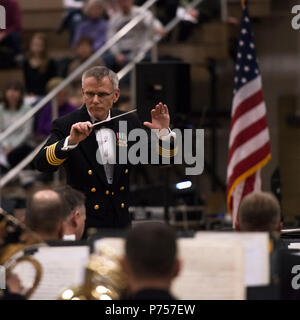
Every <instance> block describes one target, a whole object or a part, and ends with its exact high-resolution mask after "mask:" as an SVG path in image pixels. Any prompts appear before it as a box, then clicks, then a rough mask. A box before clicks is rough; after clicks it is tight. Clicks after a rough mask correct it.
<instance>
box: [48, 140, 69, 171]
mask: <svg viewBox="0 0 300 320" xmlns="http://www.w3.org/2000/svg"><path fill="white" fill-rule="evenodd" d="M57 143H58V142H56V143H54V144H52V145H51V146H47V147H46V159H47V161H48V163H49V164H51V165H52V166H60V165H61V164H62V163H63V162H64V161H65V160H66V159H59V158H57V157H56V155H55V147H56V145H57Z"/></svg>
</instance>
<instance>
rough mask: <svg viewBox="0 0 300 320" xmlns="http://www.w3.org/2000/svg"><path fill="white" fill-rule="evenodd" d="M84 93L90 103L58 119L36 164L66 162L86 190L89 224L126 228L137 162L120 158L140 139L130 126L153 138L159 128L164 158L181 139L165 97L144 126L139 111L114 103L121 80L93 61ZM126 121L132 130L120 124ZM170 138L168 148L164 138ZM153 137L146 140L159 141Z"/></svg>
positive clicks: (70, 179)
mask: <svg viewBox="0 0 300 320" xmlns="http://www.w3.org/2000/svg"><path fill="white" fill-rule="evenodd" d="M82 95H83V101H84V104H83V106H82V107H81V108H80V109H78V110H76V111H74V112H72V113H70V114H68V115H66V116H64V117H61V118H59V119H57V120H55V121H54V122H53V124H52V128H51V136H50V138H49V139H48V141H47V142H46V144H45V146H44V147H43V148H42V149H41V151H40V152H39V153H38V155H37V156H36V158H35V159H34V164H35V167H36V168H37V169H38V170H40V171H43V172H53V171H55V170H57V169H58V167H60V166H61V165H62V166H63V167H64V168H65V170H66V175H67V183H68V184H69V185H70V186H71V187H73V188H75V189H78V190H80V191H82V192H83V193H84V194H85V195H86V210H87V219H86V228H90V227H95V228H126V227H127V226H129V225H130V222H131V218H130V215H129V212H128V206H129V204H128V199H129V172H130V167H131V164H130V161H127V163H126V162H125V163H124V159H123V161H119V160H120V159H119V158H118V154H119V152H118V151H120V150H119V149H122V150H125V153H126V152H127V153H128V150H129V149H130V146H132V145H133V144H134V141H129V140H128V139H127V137H128V134H129V132H130V131H131V130H133V129H136V128H143V129H146V127H147V131H148V136H151V138H152V142H153V136H155V135H153V134H150V135H149V131H150V130H149V129H159V130H156V132H157V133H156V135H157V136H155V137H156V139H157V141H156V151H157V154H158V156H159V159H160V160H161V159H162V158H164V157H168V158H172V157H174V154H175V151H174V150H175V148H174V145H175V141H176V139H174V138H173V137H174V133H173V132H171V131H170V129H169V125H170V117H169V112H168V108H167V106H166V105H165V104H163V103H161V102H159V103H158V104H157V105H156V106H155V109H152V110H151V117H152V122H144V127H143V126H142V125H141V123H140V121H139V120H138V118H137V117H136V115H135V114H133V113H130V114H128V113H124V115H123V113H122V112H121V111H118V110H116V109H114V108H113V109H112V106H113V104H114V103H116V102H117V101H118V99H119V96H120V89H119V81H118V77H117V75H116V74H115V73H114V72H113V71H111V70H110V69H108V68H106V67H93V68H91V69H89V70H87V71H86V72H85V73H84V74H83V76H82ZM124 121H125V122H126V129H127V132H121V131H120V129H119V128H120V127H121V125H120V122H123V123H124ZM99 122H100V124H99ZM101 122H104V123H101ZM94 124H97V125H94ZM102 124H104V125H105V127H103V125H102ZM148 128H149V129H148ZM111 129H112V130H111ZM162 129H163V130H162ZM168 139H169V144H168V146H169V148H166V147H165V144H164V143H163V142H162V141H167V140H168ZM150 140H151V139H147V141H144V142H145V143H147V144H148V146H153V144H152V143H151V141H150ZM124 148H125V149H124ZM150 153H151V152H150ZM150 153H149V154H150ZM123 154H124V152H123ZM149 163H150V162H149ZM160 163H161V162H160Z"/></svg>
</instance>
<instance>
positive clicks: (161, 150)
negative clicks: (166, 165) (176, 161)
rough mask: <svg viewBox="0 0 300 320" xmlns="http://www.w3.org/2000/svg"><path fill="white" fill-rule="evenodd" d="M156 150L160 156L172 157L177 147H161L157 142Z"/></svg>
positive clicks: (176, 151)
mask: <svg viewBox="0 0 300 320" xmlns="http://www.w3.org/2000/svg"><path fill="white" fill-rule="evenodd" d="M157 152H158V154H159V155H160V156H162V157H164V158H172V157H174V156H175V155H176V154H177V153H178V147H176V148H175V149H171V150H170V149H166V148H163V147H162V146H160V145H159V144H157Z"/></svg>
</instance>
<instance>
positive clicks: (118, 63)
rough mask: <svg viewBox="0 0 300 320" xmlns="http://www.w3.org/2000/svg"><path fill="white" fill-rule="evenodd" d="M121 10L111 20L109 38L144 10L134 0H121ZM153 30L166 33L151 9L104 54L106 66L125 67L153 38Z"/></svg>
mask: <svg viewBox="0 0 300 320" xmlns="http://www.w3.org/2000/svg"><path fill="white" fill-rule="evenodd" d="M119 6H120V11H119V12H118V13H116V14H115V15H113V16H112V17H111V19H110V21H109V27H108V33H107V38H108V39H111V38H112V37H113V36H114V35H115V34H116V33H117V32H118V31H119V30H120V29H122V28H123V27H124V26H125V25H126V24H127V23H128V22H130V21H131V20H132V19H133V18H134V17H136V16H137V15H139V14H140V13H141V12H142V9H141V8H140V7H137V6H135V5H134V1H133V0H119ZM153 31H154V32H155V33H158V34H160V35H165V29H164V28H163V26H162V24H161V23H160V22H159V21H158V20H157V19H155V18H153V15H152V13H151V12H150V11H148V12H147V15H146V17H145V18H144V19H143V20H142V21H141V22H140V23H139V24H138V25H137V26H136V27H135V28H133V29H132V30H131V31H129V32H128V33H127V34H126V35H125V36H124V37H122V38H121V39H120V40H119V41H118V42H117V43H116V44H115V45H114V46H113V47H112V48H111V50H110V51H111V52H108V53H105V54H104V55H103V57H102V58H103V60H104V62H105V64H106V66H107V67H108V68H110V69H112V70H113V71H115V72H117V71H119V70H120V69H121V68H122V67H124V66H125V65H126V64H127V63H128V62H129V61H130V60H131V59H132V58H133V57H134V56H135V55H136V54H137V53H138V52H139V51H140V50H141V49H142V48H143V47H144V46H145V44H146V42H147V41H148V40H150V39H151V38H152V35H153Z"/></svg>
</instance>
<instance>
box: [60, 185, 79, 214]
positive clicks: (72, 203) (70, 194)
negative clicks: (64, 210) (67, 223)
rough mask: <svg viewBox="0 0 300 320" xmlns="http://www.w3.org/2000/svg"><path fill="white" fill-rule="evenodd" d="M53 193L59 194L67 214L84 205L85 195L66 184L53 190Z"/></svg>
mask: <svg viewBox="0 0 300 320" xmlns="http://www.w3.org/2000/svg"><path fill="white" fill-rule="evenodd" d="M54 191H56V192H57V193H59V194H60V196H61V197H62V198H63V200H64V202H65V204H66V205H67V206H68V210H69V212H72V211H73V210H74V209H76V208H78V207H81V206H84V205H85V195H84V194H83V193H82V192H80V191H78V190H76V189H74V188H72V187H71V186H69V185H67V184H66V185H64V186H59V187H57V188H55V189H54Z"/></svg>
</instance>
